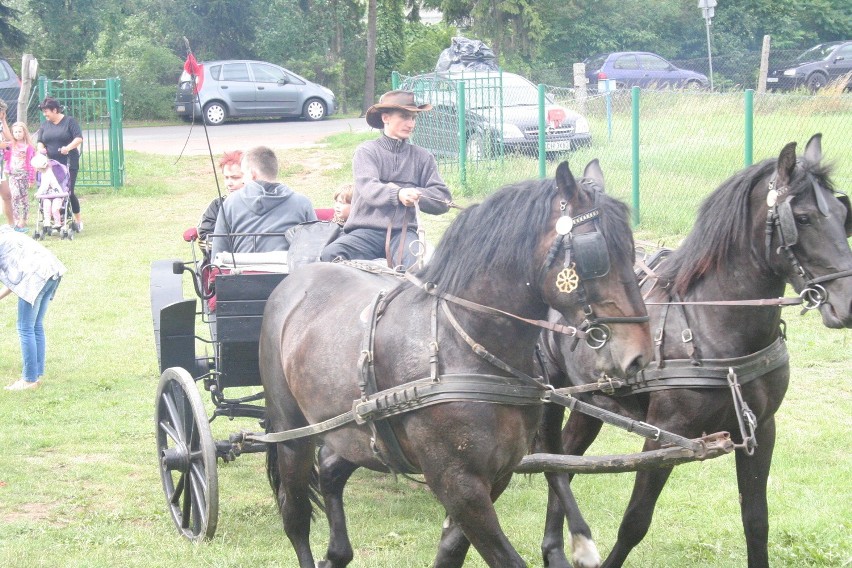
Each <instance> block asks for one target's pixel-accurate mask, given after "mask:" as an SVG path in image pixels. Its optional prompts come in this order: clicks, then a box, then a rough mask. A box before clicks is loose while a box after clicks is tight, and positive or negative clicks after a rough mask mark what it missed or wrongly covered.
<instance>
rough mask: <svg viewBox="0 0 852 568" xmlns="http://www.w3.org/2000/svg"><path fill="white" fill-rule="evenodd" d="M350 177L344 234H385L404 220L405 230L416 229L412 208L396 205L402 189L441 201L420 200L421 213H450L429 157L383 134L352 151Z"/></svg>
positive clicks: (445, 193)
mask: <svg viewBox="0 0 852 568" xmlns="http://www.w3.org/2000/svg"><path fill="white" fill-rule="evenodd" d="M352 173H353V174H354V176H355V189H354V191H353V193H352V209H351V210H350V213H349V219H347V220H346V224H345V225H344V227H343V230H344V231H346V232H349V231H352V230H353V229H365V228H366V229H381V230H387V227H388V223H390V222H391V221H393V228H394V229H401V228H402V224H403V219H404V217H405V216H408V226H409V227H410V228H412V229H415V228H417V219H416V213H415V209H414V207H404V206H403V205H402V203H400V202H399V190H400V189H401V188H403V187H415V188H417V189H418V190H420V192H421V194H422V195H424V196H427V197H433V198H435V199H440V200H441V201H434V200H433V199H421V200H420V202H419V205H420V210H421V211H423V212H424V213H429V214H432V215H440V214H442V213H446V212H447V210H448V209H449V207H448V206H447V205H446V202H449V201H451V200H452V196H451V195H450V190H449V188H448V187H447V185H446V184H445V183H444V180H443V179H441V174H440V173H438V164H437V163H436V162H435V158H434V157H433V156H432V154H430V153H429V152H427V151H426V150H424V149H423V148H421V147H419V146H415V145H413V144H409V143H408V142H407V141H405V140H396V139H393V138H389V137H387V136H385V135H384V134H382V136H381V137H380V138H378V139H376V140H369V141H367V142H363V143H362V144H361V145H359V146H358V148H356V149H355V155H354V157H353V158H352Z"/></svg>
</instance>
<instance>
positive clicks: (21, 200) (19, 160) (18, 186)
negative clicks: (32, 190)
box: [4, 122, 35, 233]
mask: <svg viewBox="0 0 852 568" xmlns="http://www.w3.org/2000/svg"><path fill="white" fill-rule="evenodd" d="M12 138H13V140H12V142H11V143H10V144H9V147H8V148H6V151H5V152H4V158H5V162H6V166H5V168H6V173H7V174H9V185H10V189H11V192H12V216H13V218H14V220H15V223H14V224H15V230H16V231H18V232H19V233H24V232H26V230H27V217H28V216H29V213H30V199H29V193H28V191H27V190H28V189H29V187H30V185H32V183H33V182H34V181H35V169H34V168H33V167H32V165H30V160H32V159H33V156H34V155H35V148H34V147H33V143H32V139H31V138H30V132H29V130H27V125H26V124H25V123H23V122H16V123H14V124H13V125H12Z"/></svg>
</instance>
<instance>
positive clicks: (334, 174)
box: [0, 135, 852, 568]
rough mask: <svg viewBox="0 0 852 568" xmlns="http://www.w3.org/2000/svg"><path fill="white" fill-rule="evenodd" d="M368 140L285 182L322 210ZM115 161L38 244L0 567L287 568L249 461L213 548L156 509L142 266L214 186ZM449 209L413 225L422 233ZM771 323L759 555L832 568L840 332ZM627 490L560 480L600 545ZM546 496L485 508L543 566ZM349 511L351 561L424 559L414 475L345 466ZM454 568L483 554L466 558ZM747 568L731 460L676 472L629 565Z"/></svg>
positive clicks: (160, 253) (185, 169)
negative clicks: (766, 534) (35, 353)
mask: <svg viewBox="0 0 852 568" xmlns="http://www.w3.org/2000/svg"><path fill="white" fill-rule="evenodd" d="M364 137H365V136H360V137H359V136H353V135H346V136H341V137H337V138H334V139H332V140H330V141H329V144H328V146H327V147H326V148H325V149H324V150H322V151H318V150H316V149H311V150H288V151H287V152H286V154H283V153H282V154H280V158H281V160H282V164H283V166H284V167H283V173H282V178H283V179H284V180H286V181H287V182H288V183H289V184H290V185H291V186H292V187H294V188H295V189H297V190H299V191H302V192H304V193H306V194H308V195H309V196H310V197H311V199H312V200H313V201H314V203H315V204H316V205H317V206H322V205H326V204H330V203H331V195H332V192H333V190H334V189H335V188H336V187H338V186H339V185H340V184H341V183H343V182H345V181H348V180H349V178H350V176H351V169H350V165H349V160H350V158H351V154H352V149H353V148H354V145H355V144H356V143H357V142H358V141H360V140H361V139H363V138H364ZM366 137H367V138H369V137H370V136H369V135H366ZM127 165H128V171H127V185H126V186H125V187H124V188H122V189H120V190H118V191H113V190H103V191H101V192H98V193H91V192H90V193H87V194H84V195H83V196H82V204H83V208H84V215H85V221H86V224H85V232H84V233H82V234H81V235H79V236H78V238H77V239H75V240H74V241H73V242H68V241H59V240H57V239H54V240H48V241H46V242H45V245H46V246H47V247H49V248H50V249H51V250H53V251H54V252H55V253H56V254H57V255H58V256H59V257H60V258H61V259H62V261H63V262H64V263H65V264H66V266H67V267H68V273H67V275H66V277H65V278H64V279H63V281H62V284H61V286H60V288H59V291H58V294H57V296H56V300H55V301H54V303H53V304H52V305H51V308H50V313H49V314H48V316H47V320H46V327H47V334H48V342H49V351H48V365H47V373H46V377H45V380H44V385H43V387H42V388H40V389H38V390H37V391H31V392H23V393H8V392H6V391H0V427H2V439H3V441H4V447H5V450H4V455H3V458H2V459H0V566H9V567H22V568H23V567H27V568H29V567H36V566H44V567H57V566H63V567H81V568H82V567H87V568H88V567H108V566H109V567H113V566H122V567H124V566H127V567H146V568H147V567H160V566H172V565H181V566H211V567H212V566H216V567H219V566H222V567H224V566H229V567H230V566H253V567H254V566H264V567H266V566H270V567H271V566H281V567H292V566H295V557H294V555H293V552H292V549H291V547H290V544H289V541H287V540H286V538H285V536H284V533H283V529H282V527H281V520H280V518H279V517H278V514H277V511H276V509H275V505H274V502H273V499H272V495H271V491H270V489H269V487H268V484H267V482H266V477H265V472H264V468H263V458H262V457H261V456H259V455H247V456H243V457H241V458H240V459H238V460H237V461H236V462H234V463H230V464H223V465H220V467H219V487H220V514H219V527H218V532H217V534H216V537H215V539H214V540H213V541H212V542H209V543H203V544H199V545H194V544H190V543H188V542H186V541H184V540H182V539H181V538H179V537H178V536H177V533H176V531H175V529H174V526H173V525H172V522H171V519H170V518H169V517H168V513H167V510H166V507H165V499H164V496H163V493H162V490H161V487H160V480H159V474H158V469H157V459H156V455H155V454H156V451H155V439H154V424H153V413H154V396H155V390H156V386H157V380H158V371H157V360H156V352H155V349H154V341H153V336H152V331H151V314H150V308H149V305H150V304H149V299H148V298H149V292H148V286H149V267H150V264H151V262H152V261H153V260H157V259H164V258H184V259H186V258H188V257H189V249H188V246H187V245H186V244H185V243H183V242H182V241H181V238H180V235H181V233H182V232H183V230H184V229H185V228H187V227H189V226H193V225H194V224H195V223H196V222H197V220H198V217H199V216H200V213H201V211H202V210H203V209H204V207H205V206H206V205H207V203H208V202H209V201H210V199H212V197H213V196H214V195H215V188H214V185H213V182H212V179H213V177H212V173H211V165H210V161H209V158H198V157H194V158H184V159H182V160H180V161H179V162H177V163H175V160H174V158H166V157H160V156H150V155H140V154H134V153H129V154H128V156H127ZM572 165H573V164H572ZM605 171H606V168H605ZM575 173H579V172H575ZM730 173H733V171H731V172H730ZM704 189H705V190H709V189H710V188H709V187H708V188H704ZM841 189H843V188H841ZM845 189H847V190H848V189H849V188H845ZM672 191H675V189H672ZM451 217H452V215H448V216H446V217H440V218H435V219H430V220H429V224H428V226H427V231H428V234H429V235H430V237H431V238H432V239H437V238H438V236H439V235H440V234H441V233H442V231H443V229H444V228H445V227H446V225H447V224H448V223H449V221H450V219H451ZM647 236H649V237H654V236H655V234H654V233H653V232H652V231H650V230H648V231H647ZM187 294H189V289H188V288H187ZM15 313H16V304H15V301H14V299H13V298H10V299H7V300H6V301H3V302H0V377H2V378H3V379H4V380H6V381H8V382H11V381H12V380H13V379H15V378H16V377H17V376H18V374H19V373H20V352H19V346H18V339H17V333H16V331H15ZM785 319H786V320H787V322H788V336H789V348H790V352H791V360H792V365H793V376H792V381H791V389H790V392H789V394H788V396H787V399H786V401H785V403H784V405H783V406H782V408H781V410H780V412H779V413H778V432H779V436H778V442H777V445H776V452H775V460H774V467H773V471H772V475H771V478H770V482H769V504H770V523H771V525H770V555H771V559H772V563H773V565H774V566H790V567H792V566H796V567H801V566H825V567H829V566H831V567H836V566H844V565H846V566H848V565H849V564H850V562H852V457H850V454H852V451H850V450H852V442H850V439H849V433H850V432H852V381H850V378H852V372H850V367H852V355H851V353H852V331H850V330H842V331H837V330H828V329H825V328H823V327H822V325H821V324H820V322H819V318H818V317H817V316H815V315H814V314H808V315H805V316H800V315H799V314H798V312H796V311H795V310H792V309H790V310H789V311H788V312H785ZM205 395H206V393H205ZM204 398H205V400H206V399H207V397H206V396H205V397H204ZM213 426H214V432H215V434H216V435H217V437H218V436H221V437H225V436H226V435H227V433H229V432H234V431H237V430H240V429H246V430H255V431H256V430H257V429H258V426H257V424H256V423H254V422H252V421H251V420H237V421H234V422H227V421H225V420H224V419H219V420H217V421H215V422H214V423H213ZM640 445H641V441H640V440H639V439H638V438H636V437H634V436H631V435H628V434H624V433H621V432H618V431H609V430H607V431H605V434H604V435H603V436H601V438H600V439H599V440H598V441H597V442H596V443H595V445H594V446H593V447H592V449H591V453H616V452H632V451H636V450H637V449H638V448H639V447H640ZM631 484H632V476H630V475H628V474H617V475H606V476H604V475H600V476H582V477H578V478H577V479H576V480H575V483H574V487H575V491H576V493H577V498H578V501H579V503H580V505H581V507H582V508H583V510H584V512H585V514H586V516H587V520H588V521H589V523H590V525H591V526H592V528H593V531H594V533H595V536H596V540H597V542H598V544H599V546H600V548H601V551H602V553H604V554H605V553H606V552H607V551H608V549H609V547H610V546H611V545H612V543H613V542H614V540H615V533H616V530H617V527H618V523H619V519H620V517H621V514H622V512H623V508H624V506H625V505H626V503H627V499H628V496H629V494H630V490H631ZM545 500H546V490H545V483H544V479H543V477H542V476H530V477H524V476H516V477H515V479H514V480H513V481H512V484H511V486H510V487H509V489H508V490H507V491H506V493H505V494H504V495H503V497H502V498H501V499H500V501H499V502H498V504H497V509H498V514H499V515H500V518H501V522H502V525H503V527H504V529H505V530H506V532H507V534H508V536H509V538H510V539H511V541H512V542H513V544H514V545H515V546H516V548H517V549H518V550H519V552H520V554H521V555H522V556H523V557H524V558H525V559H527V561H528V562H529V564H530V565H531V566H541V559H540V554H539V551H538V549H539V541H540V538H541V533H542V527H543V522H544V504H545ZM347 506H348V519H349V525H350V535H351V538H352V541H353V545H354V547H355V561H354V562H353V563H352V566H353V567H355V568H366V567H381V568H387V567H397V566H402V567H409V566H411V567H421V566H429V565H431V561H432V558H433V556H434V551H435V546H436V543H437V541H438V538H439V535H440V526H441V521H442V517H443V513H442V510H441V507H440V506H439V505H438V503H437V501H435V500H434V499H433V498H432V497H431V495H430V494H429V493H428V491H427V490H426V489H425V488H424V487H423V486H421V485H418V484H415V483H412V482H410V481H407V480H404V479H400V480H399V481H395V480H394V479H393V477H392V476H388V475H379V474H375V473H371V472H363V471H362V472H358V473H357V474H356V475H355V477H354V478H353V480H352V481H351V482H350V484H349V487H348V491H347ZM327 532H328V531H327V527H326V525H325V523H324V522H317V523H315V525H314V530H313V533H312V534H313V543H314V553H315V554H316V555H317V557H321V555H322V551H323V550H324V547H325V545H326V543H327ZM466 565H468V566H473V567H480V566H484V563H483V562H482V560H481V559H480V558H479V556H478V555H477V554H476V553H475V552H471V554H470V555H469V558H468V563H467V564H466ZM744 565H745V547H744V541H743V537H742V529H741V524H740V518H739V507H738V496H737V491H736V483H735V477H734V471H733V459H732V458H731V457H730V456H729V457H724V458H719V459H717V460H713V461H710V462H705V463H696V464H689V465H684V466H680V467H678V468H677V469H676V471H675V473H674V475H673V476H672V479H671V481H670V483H669V485H668V486H667V488H666V490H665V491H664V492H663V495H662V497H661V499H660V503H659V505H658V507H657V513H656V516H655V519H654V523H653V525H652V528H651V531H650V533H649V535H648V537H647V538H646V539H645V541H644V542H643V543H642V544H641V545H640V546H639V547H638V548H637V549H636V551H635V552H634V553H633V555H632V556H631V557H630V559H629V562H628V566H634V567H639V566H642V567H646V566H655V567H656V566H661V567H680V566H689V567H693V566H694V567H717V568H728V567H730V566H744Z"/></svg>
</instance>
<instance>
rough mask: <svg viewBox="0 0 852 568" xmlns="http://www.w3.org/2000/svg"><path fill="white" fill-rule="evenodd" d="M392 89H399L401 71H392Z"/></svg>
mask: <svg viewBox="0 0 852 568" xmlns="http://www.w3.org/2000/svg"><path fill="white" fill-rule="evenodd" d="M391 89H392V90H394V91H396V90H397V89H399V72H398V71H391Z"/></svg>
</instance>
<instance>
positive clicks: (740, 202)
mask: <svg viewBox="0 0 852 568" xmlns="http://www.w3.org/2000/svg"><path fill="white" fill-rule="evenodd" d="M795 150H796V144H795V143H790V144H787V145H786V146H785V147H784V149H783V150H782V151H781V153H780V155H779V156H778V159H777V160H766V161H764V162H761V163H759V164H756V165H753V166H751V167H748V168H746V169H745V170H743V171H741V172H739V173H738V174H736V175H735V176H733V177H732V178H730V179H729V180H727V181H726V182H725V183H723V184H722V185H721V186H720V187H719V188H718V189H717V190H716V191H715V192H713V193H712V194H711V195H710V196H709V197H708V198H707V199H706V200H705V202H704V203H703V205H702V207H701V209H700V211H699V214H698V219H697V221H696V224H695V227H694V229H693V231H692V232H691V233H690V235H689V236H688V237H687V238H686V240H685V241H684V243H683V246H681V247H680V248H679V249H678V250H676V251H674V252H671V254H670V255H668V256H667V257H665V258H664V259H663V260H662V261H661V262H660V263H659V264H655V265H653V266H652V267H651V268H650V269H646V271H645V273H644V274H643V276H644V282H643V283H642V290H643V296H644V297H645V299H646V301H647V302H648V311H649V315H650V317H651V329H652V331H654V332H655V343H656V354H655V360H654V361H653V362H652V363H651V364H650V365H649V366H648V368H646V369H645V370H644V371H642V372H640V373H639V374H638V375H637V376H636V377H635V380H633V381H629V384H628V386H627V387H625V388H622V389H621V391H620V392H616V393H615V396H608V395H605V394H602V393H599V392H598V393H595V394H587V395H580V398H582V399H585V400H586V401H587V402H591V403H592V404H595V405H596V406H599V407H604V408H607V409H609V410H613V411H615V412H618V413H620V414H622V415H627V416H630V417H632V418H634V419H637V420H644V421H646V422H648V423H650V424H653V425H655V426H657V427H659V428H662V429H663V430H668V431H671V432H675V433H678V434H680V435H683V436H686V437H689V438H695V437H698V436H701V435H702V433H705V432H717V431H730V432H731V433H732V436H733V438H734V440H735V441H736V442H738V443H739V444H740V447H739V448H738V450H737V451H736V470H737V483H738V487H739V492H740V497H741V509H742V521H743V526H744V529H745V535H746V542H747V547H748V565H749V566H752V567H764V566H768V563H769V561H768V558H767V556H768V553H767V540H768V509H767V502H766V483H767V478H768V476H769V467H770V463H771V460H772V450H773V447H774V444H775V418H774V415H775V412H776V411H777V410H778V408H779V406H780V405H781V401H782V400H783V399H784V394H785V392H786V390H787V384H788V380H789V374H790V373H789V365H788V363H787V351H786V348H785V347H784V341H783V331H782V329H781V309H780V307H779V306H775V307H772V306H769V307H767V306H759V305H757V304H758V303H759V302H757V301H754V300H759V299H771V298H778V297H779V296H782V295H783V293H784V289H785V286H786V284H787V283H788V282H789V283H791V284H792V285H793V286H794V288H795V289H796V290H797V291H798V292H800V293H802V296H803V298H804V300H805V303H806V304H809V307H818V309H819V311H820V313H821V314H822V321H823V324H824V325H825V326H826V327H830V328H841V327H852V250H850V248H849V243H848V241H847V237H849V236H850V235H852V212H850V209H849V200H848V197H847V196H845V195H842V194H837V195H835V193H834V190H833V186H832V183H831V180H830V178H829V175H830V168H829V167H826V166H825V165H822V164H821V160H822V147H821V136H820V135H819V134H818V135H816V136H814V137H812V138H811V139H810V141H809V142H808V144H807V146H806V149H805V153H804V155H803V156H802V157H801V158H799V159H797V158H796V152H795ZM718 300H726V301H728V300H734V301H735V302H733V304H734V305H720V303H717V302H715V301H718ZM676 301H677V302H683V303H682V304H672V302H676ZM689 302H709V303H712V304H713V305H700V304H689ZM737 302H739V305H737ZM655 303H656V304H655ZM765 303H770V302H765ZM543 343H544V346H545V348H546V349H545V351H546V353H547V357H546V365H545V366H546V367H547V374H548V376H549V377H550V379H551V381H552V382H553V383H554V385H555V386H557V387H560V386H567V385H568V384H574V385H579V384H584V383H589V382H592V381H595V380H597V379H598V378H599V376H594V377H593V376H591V375H590V374H589V373H588V371H587V367H586V366H585V365H586V364H587V363H586V360H587V359H588V357H589V356H590V353H589V352H588V350H584V349H583V348H582V347H581V348H580V349H578V350H576V351H575V352H573V353H572V352H571V350H570V349H568V342H566V341H564V340H563V339H561V338H559V337H556V336H553V335H552V334H549V333H546V332H545V336H544V341H543ZM595 355H598V354H595ZM729 366H731V367H734V369H735V375H739V376H738V377H730V378H729V377H727V374H728V367H729ZM734 378H736V381H735V382H734V380H733V379H734ZM734 391H740V392H741V396H739V397H737V396H734V394H733V393H734ZM562 415H563V413H562V410H561V409H559V408H552V407H549V408H547V409H546V411H545V418H544V421H543V428H542V434H541V438H542V440H545V443H544V446H545V447H546V449H547V451H550V452H559V451H561V450H563V449H564V452H565V453H566V454H575V455H581V454H582V453H583V452H585V451H586V449H587V448H588V447H589V445H591V443H592V442H593V441H594V439H595V437H596V436H597V435H598V433H599V431H600V428H601V425H602V423H601V422H600V421H599V420H597V419H594V418H591V417H589V416H586V415H583V414H580V413H578V412H572V413H571V415H570V417H569V419H568V422H567V424H566V425H565V428H564V429H563V430H562V433H561V442H560V439H559V438H560V435H559V431H560V427H561V425H562ZM659 447H660V444H659V443H657V442H653V441H650V440H649V441H647V442H646V443H645V449H647V450H651V449H656V448H659ZM750 454H753V455H750ZM671 471H672V469H671V468H670V467H669V468H660V469H652V470H648V471H639V472H638V473H637V474H636V482H635V485H634V488H633V494H632V497H631V499H630V503H629V505H628V507H627V511H626V512H625V514H624V518H623V519H622V522H621V527H620V529H619V531H618V540H617V542H616V544H615V546H614V547H613V549H612V551H611V552H610V554H609V556H608V557H607V559H606V561H605V562H604V566H621V565H622V564H623V563H624V560H625V558H626V557H627V555H628V553H629V552H630V550H631V549H632V548H633V547H635V546H636V545H637V544H639V542H640V541H641V540H642V538H643V537H644V536H645V534H646V533H647V531H648V528H649V526H650V524H651V517H652V515H653V511H654V505H655V503H656V501H657V498H658V497H659V495H660V492H661V491H662V489H663V486H664V485H665V483H666V480H667V479H668V477H669V475H670V474H671ZM563 510H566V509H563V508H560V506H559V504H558V503H556V501H555V499H554V498H553V495H552V494H551V496H550V498H549V503H548V520H547V524H546V527H545V537H544V540H543V542H542V554H543V556H544V559H545V565H546V566H551V567H565V566H568V563H567V561H566V560H565V556H564V553H563V552H562V547H563V543H562V518H563ZM567 512H568V517H569V524H572V525H573V524H574V523H583V521H582V517H581V516H580V513H579V511H578V510H577V509H576V508H569V509H567Z"/></svg>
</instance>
